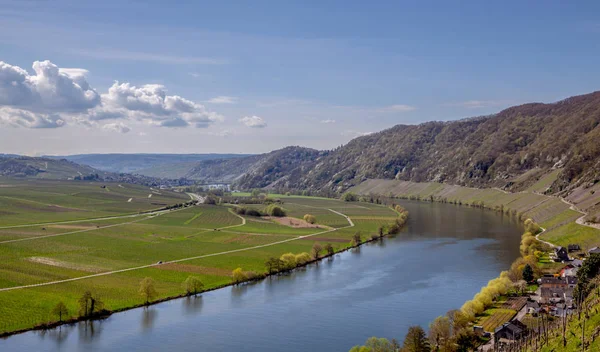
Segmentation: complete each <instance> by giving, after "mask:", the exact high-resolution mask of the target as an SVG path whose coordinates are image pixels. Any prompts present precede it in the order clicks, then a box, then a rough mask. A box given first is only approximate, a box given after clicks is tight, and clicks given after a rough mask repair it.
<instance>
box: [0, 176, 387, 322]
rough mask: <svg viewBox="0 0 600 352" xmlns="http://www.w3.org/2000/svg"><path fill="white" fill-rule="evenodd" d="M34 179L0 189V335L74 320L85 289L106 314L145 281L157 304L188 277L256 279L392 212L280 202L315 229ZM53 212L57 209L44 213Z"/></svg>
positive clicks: (301, 200)
mask: <svg viewBox="0 0 600 352" xmlns="http://www.w3.org/2000/svg"><path fill="white" fill-rule="evenodd" d="M39 182H41V183H42V184H41V185H40V183H39ZM39 182H38V181H36V182H35V183H32V182H29V183H30V186H31V187H29V188H27V189H24V188H23V187H22V186H23V185H22V184H20V183H19V182H17V181H15V182H14V183H12V184H10V187H2V188H0V202H5V204H6V205H7V206H4V207H2V208H1V209H2V210H1V211H0V257H2V259H3V260H2V262H1V263H0V334H2V333H7V332H11V331H16V330H21V329H29V328H32V327H35V326H38V325H42V324H49V323H53V322H56V321H57V319H58V317H57V316H56V314H54V313H53V309H54V308H55V307H56V306H57V304H58V303H59V302H62V303H64V305H65V307H66V311H67V314H65V317H63V319H69V318H76V317H77V316H78V314H79V305H78V300H79V299H80V298H81V297H82V295H83V294H84V292H86V291H90V292H91V293H92V295H93V296H94V297H97V298H98V300H100V301H101V302H102V303H103V307H104V309H106V310H108V311H117V310H122V309H126V308H129V307H134V306H139V305H141V304H143V303H144V298H143V297H142V296H141V295H140V294H139V293H138V290H139V288H140V282H141V281H142V280H143V279H144V278H146V277H150V278H152V279H153V280H154V285H155V290H156V296H155V297H153V300H161V299H165V298H169V297H177V296H181V295H182V294H184V293H185V291H184V289H183V288H182V283H183V282H184V281H185V280H186V279H187V278H188V277H190V276H194V277H197V278H198V279H200V280H201V282H202V283H203V284H204V289H212V288H217V287H221V286H223V285H228V284H231V283H232V277H231V275H232V271H233V270H234V269H236V268H242V269H243V270H244V271H245V272H250V273H252V272H253V273H256V274H259V275H262V274H263V273H264V272H265V270H266V269H265V261H266V260H267V259H269V258H270V257H274V258H279V257H280V256H281V255H282V254H284V253H294V254H300V253H303V252H306V253H310V252H311V248H312V247H313V245H314V243H315V242H319V243H320V244H321V245H323V246H324V245H326V244H331V246H332V248H333V249H334V250H335V251H339V250H342V249H345V248H347V247H349V246H350V241H351V239H352V238H353V236H354V235H355V234H356V232H357V231H361V234H362V239H363V240H364V239H367V238H370V236H371V235H372V234H375V233H377V231H378V227H379V226H380V225H386V224H389V223H390V222H391V221H392V220H393V219H395V217H396V216H397V214H396V213H395V212H394V211H393V210H392V209H389V208H386V207H384V206H380V205H375V204H367V203H352V204H349V203H345V202H342V201H339V200H332V199H323V198H307V197H282V198H283V202H284V204H283V207H284V208H285V209H286V211H288V216H292V217H294V218H298V219H301V218H302V217H303V216H304V215H305V214H307V213H310V214H312V215H314V216H315V217H316V220H317V222H316V225H317V226H319V227H318V228H301V227H298V228H295V227H291V226H285V225H282V224H280V223H277V222H276V221H274V220H269V219H265V218H260V217H252V216H244V217H242V216H239V215H237V214H235V212H234V211H233V207H232V206H228V205H221V206H217V205H199V206H193V207H183V208H178V209H174V210H169V211H161V212H155V213H139V211H148V210H151V209H153V208H157V207H158V206H157V205H156V204H155V203H157V202H160V203H163V202H164V204H166V205H171V204H177V203H181V202H185V201H186V200H189V197H188V198H187V199H185V198H183V197H187V195H185V194H183V195H182V194H178V193H174V192H169V191H163V190H160V191H157V190H151V189H147V188H146V189H144V188H143V187H139V186H130V185H117V184H107V185H102V186H105V187H106V188H101V185H99V184H97V183H66V182H65V183H57V184H56V187H54V188H49V187H47V184H46V182H50V181H39ZM149 194H152V197H148V195H149ZM15 198H18V199H15ZM130 198H134V199H137V201H131V202H128V200H129V199H130ZM6 202H8V203H6ZM24 204H26V205H27V206H25V205H24ZM131 204H135V206H136V207H140V208H139V211H138V210H135V211H132V210H133V208H132V205H131ZM49 207H50V208H51V209H53V210H55V209H57V208H60V209H61V211H60V212H55V211H53V212H52V213H50V214H48V208H49ZM336 211H337V212H339V213H336ZM345 212H347V213H349V214H348V215H349V217H350V219H353V220H352V221H354V223H355V226H354V227H351V226H350V222H349V220H348V219H346V217H345V214H346V213H345ZM340 213H341V214H340ZM342 214H344V215H342ZM53 215H56V217H54V216H53ZM323 253H324V252H323ZM159 263H162V264H159Z"/></svg>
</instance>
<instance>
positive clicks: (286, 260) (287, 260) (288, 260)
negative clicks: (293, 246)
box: [279, 253, 296, 269]
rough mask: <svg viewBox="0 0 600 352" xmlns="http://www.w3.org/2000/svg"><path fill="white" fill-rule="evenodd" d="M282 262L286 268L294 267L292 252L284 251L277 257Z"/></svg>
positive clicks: (294, 260)
mask: <svg viewBox="0 0 600 352" xmlns="http://www.w3.org/2000/svg"><path fill="white" fill-rule="evenodd" d="M279 259H281V261H282V262H283V265H284V267H285V268H286V269H293V268H295V267H296V256H295V255H294V253H285V254H282V255H281V257H279Z"/></svg>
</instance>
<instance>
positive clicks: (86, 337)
mask: <svg viewBox="0 0 600 352" xmlns="http://www.w3.org/2000/svg"><path fill="white" fill-rule="evenodd" d="M102 323H103V320H89V321H81V322H79V323H77V331H78V335H79V341H80V342H83V343H92V342H93V341H94V340H95V339H98V338H100V335H102Z"/></svg>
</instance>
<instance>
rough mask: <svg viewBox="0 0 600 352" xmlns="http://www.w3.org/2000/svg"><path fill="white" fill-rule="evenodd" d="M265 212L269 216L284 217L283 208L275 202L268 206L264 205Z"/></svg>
mask: <svg viewBox="0 0 600 352" xmlns="http://www.w3.org/2000/svg"><path fill="white" fill-rule="evenodd" d="M265 213H267V214H268V215H270V216H276V217H284V216H285V215H286V212H285V209H283V208H282V207H280V206H278V205H275V204H271V205H269V206H268V207H266V208H265Z"/></svg>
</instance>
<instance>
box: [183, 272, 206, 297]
mask: <svg viewBox="0 0 600 352" xmlns="http://www.w3.org/2000/svg"><path fill="white" fill-rule="evenodd" d="M183 287H184V288H185V293H186V294H188V295H197V294H198V292H200V291H202V289H203V288H204V284H203V283H202V281H200V278H198V277H196V276H188V278H187V279H185V281H184V282H183Z"/></svg>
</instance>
